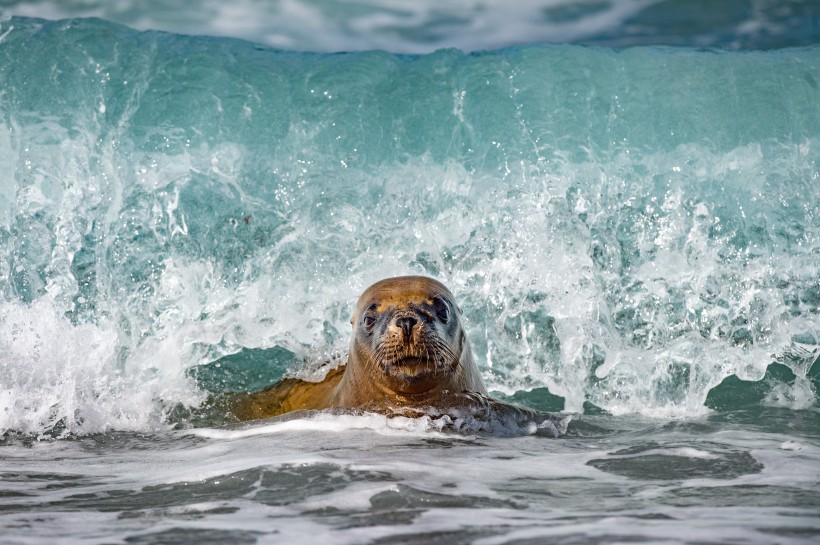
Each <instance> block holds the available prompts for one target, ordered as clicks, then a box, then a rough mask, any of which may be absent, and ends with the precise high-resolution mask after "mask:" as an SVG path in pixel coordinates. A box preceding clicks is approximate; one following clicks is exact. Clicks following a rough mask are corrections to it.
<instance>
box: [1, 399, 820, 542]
mask: <svg viewBox="0 0 820 545" xmlns="http://www.w3.org/2000/svg"><path fill="white" fill-rule="evenodd" d="M819 423H820V415H818V413H817V411H816V410H812V411H803V412H800V413H795V412H793V411H789V410H787V409H758V410H751V411H738V412H734V413H732V414H731V415H712V416H710V417H704V418H694V419H689V420H687V421H678V422H658V421H656V420H651V419H650V420H647V419H642V418H635V417H633V418H626V419H624V418H615V417H611V416H597V417H596V416H586V417H577V419H576V421H575V422H573V423H571V424H570V429H569V432H568V434H567V435H566V436H564V437H563V438H561V439H549V438H546V437H536V436H524V437H515V438H499V437H486V436H471V435H453V434H443V433H440V432H436V431H435V430H434V429H431V428H430V427H429V426H425V424H424V422H423V421H422V422H420V421H412V420H397V421H392V422H391V421H386V420H385V419H384V418H382V417H376V416H371V417H366V416H359V417H342V416H320V417H316V418H314V419H309V420H297V421H291V422H285V423H278V424H277V423H260V424H256V425H254V427H251V428H249V429H245V430H240V431H231V430H224V429H194V430H187V431H180V432H163V433H156V434H123V433H111V434H105V435H91V436H86V437H82V438H75V439H70V440H63V441H53V442H36V443H34V444H32V445H31V446H22V445H20V444H19V443H18V444H12V445H7V446H5V447H3V449H2V451H0V455H2V457H3V490H4V496H3V500H2V513H0V521H2V522H1V523H0V524H2V525H3V527H4V528H5V529H6V531H5V536H4V537H5V539H6V540H10V541H11V542H15V543H17V542H19V543H25V542H43V541H45V540H49V539H58V540H61V539H66V537H67V536H68V539H66V542H77V543H97V542H101V541H105V542H108V543H111V542H117V543H192V542H197V543H225V542H232V543H269V542H270V543H284V542H292V541H293V540H297V541H300V540H303V539H305V537H306V536H310V539H311V541H312V542H316V543H481V544H484V543H486V544H492V543H543V542H550V543H612V542H615V541H617V542H627V543H631V542H644V541H650V542H661V543H729V542H733V543H734V542H736V543H810V542H813V541H814V540H816V538H817V536H818V535H820V518H818V515H820V489H818V487H817V484H818V482H817V479H818V468H819V467H820V448H819V447H818V430H820V426H819V425H818V424H819ZM795 437H799V439H795ZM78 513H81V514H82V516H81V517H78Z"/></svg>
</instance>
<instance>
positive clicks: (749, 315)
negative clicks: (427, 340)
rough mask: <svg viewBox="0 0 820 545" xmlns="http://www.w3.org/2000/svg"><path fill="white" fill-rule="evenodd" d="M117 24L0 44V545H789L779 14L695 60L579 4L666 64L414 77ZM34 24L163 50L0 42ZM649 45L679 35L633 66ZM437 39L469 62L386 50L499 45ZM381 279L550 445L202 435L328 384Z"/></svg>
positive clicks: (432, 424)
mask: <svg viewBox="0 0 820 545" xmlns="http://www.w3.org/2000/svg"><path fill="white" fill-rule="evenodd" d="M548 3H549V2H548ZM549 4H550V6H549V9H551V10H553V11H549V10H548V11H545V12H544V13H547V15H546V17H556V15H555V14H556V13H558V12H556V11H555V10H556V9H558V11H560V10H561V9H563V10H564V11H566V10H567V9H569V8H568V6H569V4H567V3H566V2H564V3H562V2H553V3H549ZM117 5H118V6H120V7H123V6H125V7H126V8H127V9H124V8H123V9H121V10H120V11H118V12H117V11H116V10H114V11H104V10H103V11H102V12H100V13H89V12H88V11H84V10H94V9H98V8H99V9H102V8H101V7H100V6H102V4H100V6H98V5H97V4H94V3H89V2H79V3H60V4H57V3H49V2H31V3H11V4H10V7H6V8H4V9H5V10H7V11H4V12H3V13H2V14H0V432H2V433H3V436H2V437H3V444H2V446H0V527H2V529H3V532H2V536H0V541H3V542H10V543H44V542H53V541H61V542H78V543H135V542H136V543H169V542H171V543H175V542H178V543H191V542H197V543H199V542H220V543H222V542H237V543H242V542H247V543H254V542H286V541H287V542H293V541H294V540H297V541H299V540H302V539H303V538H304V536H306V535H309V536H311V538H313V539H314V540H315V541H316V542H329V543H331V542H332V543H374V542H376V543H378V542H384V543H404V542H408V543H437V542H447V543H487V544H490V543H540V542H545V541H549V542H553V541H554V542H558V543H610V542H614V541H623V542H640V541H650V542H663V543H718V542H719V543H726V542H738V543H772V542H778V543H811V542H814V541H816V540H817V538H818V536H820V523H818V520H820V497H818V492H817V490H818V489H819V487H818V484H820V469H818V468H820V463H819V462H820V460H819V459H818V458H819V457H820V454H818V450H819V449H820V441H818V430H820V425H819V424H820V413H819V411H820V409H819V407H820V406H819V405H818V398H817V388H818V387H820V364H818V357H820V280H819V279H818V272H817V271H818V270H820V191H818V182H820V170H819V169H818V163H820V148H819V146H820V109H818V108H817V104H818V103H819V102H820V87H818V81H820V48H818V46H817V45H812V44H815V43H817V40H816V39H815V38H813V37H812V36H813V34H812V29H814V30H816V25H815V26H812V23H811V21H813V20H816V19H812V14H813V13H814V11H813V8H812V4H810V3H801V2H792V3H782V5H783V6H785V7H784V8H783V9H780V10H777V9H774V8H772V5H770V3H766V2H750V3H749V5H750V6H753V7H755V8H759V9H757V10H756V11H755V10H751V11H750V10H739V11H738V12H736V13H734V14H729V15H732V17H735V16H737V17H735V18H734V19H733V18H732V17H729V16H727V17H728V19H727V20H731V21H735V22H736V23H737V21H736V19H737V20H742V21H745V23H743V24H741V23H737V25H739V26H735V23H732V24H728V23H727V25H726V26H724V27H722V28H723V29H724V30H719V31H715V30H714V29H711V30H709V28H711V27H710V25H714V21H715V19H714V18H711V19H710V18H709V17H707V15H710V14H709V13H705V14H703V15H702V16H701V15H700V12H701V10H700V9H699V8H698V9H696V8H695V7H692V6H689V5H687V4H685V3H680V2H649V1H647V2H614V1H613V2H602V3H597V4H596V3H589V4H586V3H582V4H579V5H582V6H584V9H583V10H581V11H580V12H573V13H574V15H573V13H569V14H568V15H567V13H565V14H564V15H565V16H566V17H569V18H570V19H571V18H572V17H576V18H578V19H582V20H584V21H586V23H589V22H590V21H593V20H597V19H595V17H596V13H597V14H599V15H600V14H601V13H604V14H606V16H602V18H601V20H602V21H604V23H605V24H603V23H602V24H603V26H602V27H601V28H602V29H603V30H600V29H599V30H598V31H594V30H590V31H589V34H588V35H587V37H586V38H583V37H582V38H583V39H582V38H578V39H575V38H572V39H571V38H567V37H564V38H560V37H559V39H561V40H562V41H576V42H585V43H599V44H614V45H629V44H635V43H665V44H672V45H681V44H682V45H686V46H688V47H677V48H670V47H636V48H629V49H611V48H607V47H582V46H577V45H543V44H530V45H520V46H518V47H515V48H511V49H502V50H494V51H489V52H485V53H476V54H467V53H462V52H460V51H456V50H441V51H437V52H435V53H431V54H424V55H398V54H395V53H389V52H385V51H365V52H360V53H350V54H325V53H302V52H299V51H298V50H299V49H312V50H321V51H325V50H331V51H339V50H343V49H347V50H353V49H368V48H370V47H379V45H378V43H382V42H379V41H378V40H387V38H386V37H385V36H386V35H385V34H384V33H383V32H381V31H374V32H365V31H362V30H361V29H359V30H356V28H359V27H356V26H355V25H352V26H345V27H344V29H345V30H344V31H343V32H340V33H338V34H332V33H330V34H331V38H330V40H331V43H330V45H328V46H327V47H324V46H322V47H320V46H319V45H317V44H315V43H311V42H309V41H306V40H305V39H303V38H304V36H303V37H299V36H295V35H291V36H289V37H288V39H289V40H291V42H289V46H290V47H291V48H293V49H295V50H294V51H282V50H277V49H271V48H270V47H268V46H263V45H259V44H258V43H252V42H247V41H242V40H238V39H235V38H249V39H252V40H255V41H256V42H266V43H274V42H271V41H268V40H263V39H261V38H260V35H261V34H259V33H260V32H262V31H261V30H259V29H260V28H263V29H264V28H268V29H270V28H271V27H270V26H269V24H268V23H269V22H270V21H272V20H278V19H276V17H275V16H274V15H276V13H278V12H277V11H276V10H278V9H280V8H281V9H290V10H291V11H290V13H293V9H295V8H297V7H298V6H300V5H302V6H314V7H315V6H320V7H321V6H324V5H325V4H323V3H322V2H313V3H305V4H296V3H288V2H273V3H270V4H265V5H266V6H271V7H270V10H271V11H265V9H267V8H264V9H263V8H262V7H260V5H257V4H256V3H254V2H249V3H245V4H242V6H245V8H247V9H253V10H256V11H259V10H261V11H259V17H258V18H256V19H255V20H256V22H257V24H258V25H259V26H258V27H253V28H251V29H250V30H248V29H245V30H244V31H242V30H241V29H240V30H237V31H236V32H232V31H231V29H230V28H228V27H226V26H224V25H225V20H224V19H220V18H219V17H217V16H215V15H214V13H216V12H211V11H208V10H207V9H206V10H202V11H200V12H197V13H198V14H199V15H198V16H201V17H204V20H205V21H210V22H209V23H207V24H206V23H202V21H199V20H198V19H195V18H194V19H186V12H185V10H184V9H180V8H178V6H176V4H174V3H163V2H159V3H150V2H149V3H146V4H145V6H143V8H140V7H138V6H137V5H136V4H129V3H128V2H125V3H117ZM454 5H455V4H454ZM521 5H522V6H523V7H522V10H525V9H539V10H540V9H541V8H544V7H545V6H544V5H543V4H539V3H535V2H533V3H526V2H525V3H522V4H521ZM44 6H45V7H44ZM89 6H91V7H89ZM95 6H96V7H95ZM242 6H240V13H241V9H244V8H242ZM248 6H250V7H248ZM357 6H359V7H360V8H362V9H363V10H364V11H363V12H356V13H358V15H360V16H362V17H366V15H367V14H366V13H365V11H367V10H366V9H365V8H367V9H371V8H372V9H373V10H375V11H371V12H368V13H371V14H373V13H378V12H379V10H382V11H385V10H387V11H389V10H391V9H393V6H392V4H391V3H390V2H388V1H385V2H383V3H381V4H379V5H378V6H376V7H373V6H370V4H368V3H362V4H361V5H359V4H357ZM419 6H422V7H420V8H418V9H419V10H422V11H423V10H425V9H428V8H429V6H428V7H427V8H425V7H424V6H426V4H423V3H422V4H419ZM463 6H466V7H465V8H464V9H465V10H466V11H465V12H464V13H466V14H467V15H464V17H466V21H467V23H469V22H470V21H472V23H474V26H477V27H481V24H482V23H481V21H483V20H484V19H483V18H484V17H485V15H486V14H487V13H495V12H493V9H495V8H494V6H495V4H494V3H492V2H489V3H487V6H489V7H488V9H489V11H488V12H487V11H481V10H480V9H479V8H478V7H477V6H478V4H475V3H470V2H465V3H464V4H463ZM595 6H598V7H595ZM35 8H36V9H44V10H47V9H51V10H58V9H59V10H67V11H65V12H62V11H60V12H57V13H54V14H53V15H54V16H55V17H58V16H59V17H62V16H72V15H101V16H103V17H105V18H107V19H113V20H118V21H121V22H126V23H128V24H131V25H134V26H140V25H138V24H137V23H136V21H137V20H139V21H142V22H143V23H141V24H142V26H141V28H157V27H162V28H168V29H169V30H173V31H174V33H163V32H153V31H152V32H138V31H136V30H133V29H131V28H128V27H124V26H120V25H118V24H114V23H112V22H109V21H106V20H89V19H76V20H56V21H46V20H40V19H29V18H24V17H10V15H14V14H21V15H32V14H33V15H46V16H48V15H49V13H31V12H26V10H29V9H35ZM166 8H167V9H168V10H170V11H163V10H164V9H166ZM291 8H293V9H291ZM491 8H492V9H491ZM559 8H560V9H559ZM626 8H629V9H634V10H637V11H635V12H634V13H633V14H632V15H628V16H627V15H624V16H623V17H621V15H617V16H616V12H617V11H618V10H620V9H626ZM111 9H113V8H111ZM140 9H143V10H144V11H140ZM174 10H176V11H174ZM470 10H473V11H470ZM681 10H682V12H683V13H685V14H686V15H687V16H688V17H690V18H692V20H693V21H694V22H695V23H696V24H694V27H693V28H701V29H703V28H706V27H709V28H707V30H704V31H703V32H700V31H697V32H696V31H694V30H692V31H691V32H690V33H689V34H687V33H686V31H684V30H682V29H683V27H686V25H685V24H683V23H681V25H682V26H681V28H680V29H679V30H680V33H679V34H680V36H681V41H680V42H677V41H675V40H671V39H669V36H668V35H667V36H665V35H664V34H663V32H661V27H663V28H664V29H667V30H668V27H667V26H664V25H658V26H656V27H654V30H653V27H652V26H651V25H649V26H646V25H643V26H640V28H641V29H642V30H640V32H639V33H638V34H640V33H644V34H645V35H649V36H650V37H651V38H652V40H648V41H646V42H641V41H635V36H636V35H637V34H636V31H635V28H636V27H635V26H634V22H635V21H636V20H642V21H644V22H647V21H650V20H652V18H653V17H660V19H658V20H666V19H669V18H671V17H672V16H673V15H674V14H676V13H677V14H680V13H681ZM767 10H768V11H767ZM496 11H497V10H496ZM115 12H116V13H115ZM752 12H754V13H752ZM164 13H165V14H167V13H173V14H176V15H175V17H177V23H175V24H176V26H173V27H165V26H162V25H160V24H159V23H158V21H161V20H165V19H163V18H164V17H165V15H163V14H164ZM322 13H324V14H325V17H324V18H322V17H319V18H318V19H316V24H317V25H320V26H322V25H324V28H333V27H334V26H333V25H335V24H337V23H336V22H334V21H337V20H336V19H334V17H333V16H332V12H328V11H323V12H322ZM425 13H427V12H425ZM448 13H449V12H446V11H445V12H441V11H435V10H431V11H429V14H430V16H431V17H434V18H438V19H436V20H437V21H444V20H446V19H447V18H448V17H450V15H449V14H448ZM516 13H518V12H515V13H510V14H508V15H507V16H508V17H509V18H512V19H514V18H515V17H516ZM618 13H620V12H618ZM659 13H660V15H658V14H659ZM117 14H119V15H117ZM123 14H124V15H123ZM271 14H273V15H271ZM351 14H352V12H351ZM653 14H654V15H653ZM767 14H768V15H767ZM773 14H774V15H773ZM801 14H803V15H805V16H804V17H802V18H801V17H800V15H801ZM115 15H116V16H115ZM120 15H122V17H125V19H120V18H118V17H119V16H120ZM411 15H412V14H411ZM411 15H410V16H408V15H407V14H406V13H405V14H403V15H401V14H400V15H396V17H400V18H401V17H411V18H412V16H411ZM711 15H713V14H711ZM775 15H776V17H779V19H777V21H778V24H779V25H780V26H777V25H775V26H772V27H768V28H769V30H768V31H765V32H761V33H760V34H759V35H758V39H757V40H755V39H754V36H755V33H754V32H751V31H750V30H749V29H753V28H766V25H763V24H762V23H761V21H762V20H763V19H762V18H765V17H768V18H769V19H771V17H775ZM351 16H352V15H351ZM699 17H700V18H699ZM795 17H797V18H795ZM493 18H494V19H498V18H497V17H495V16H494V17H491V19H493ZM635 18H637V19H635ZM738 18H739V19H738ZM512 19H501V22H502V23H503V22H504V21H506V23H508V24H507V25H504V24H501V23H499V24H500V25H501V27H504V28H506V29H509V28H515V24H514V22H513V21H512ZM769 19H766V20H769ZM798 19H799V20H800V21H803V23H806V21H808V23H806V24H805V25H803V26H800V25H799V24H796V23H795V21H797V20H798ZM185 21H188V22H187V23H186V22H185ZM191 21H194V22H193V23H192V22H191ZM197 21H199V22H197ZM681 21H683V20H681ZM710 21H711V22H710ZM749 21H757V23H760V24H758V25H757V26H755V25H754V24H752V23H749ZM788 21H791V22H792V23H795V24H794V25H792V26H791V27H790V26H789V24H791V23H789V24H787V22H788ZM266 22H267V23H266ZM467 23H464V24H463V25H462V27H461V28H465V26H464V25H466V28H473V27H472V26H471V25H470V24H467ZM186 24H187V25H193V27H196V28H200V29H204V30H203V31H202V32H196V33H199V34H201V33H209V34H229V35H231V36H234V38H225V37H221V38H215V37H205V36H199V37H196V36H183V35H181V34H179V32H192V31H191V28H192V27H191V26H188V27H185V25H186ZM419 24H421V25H422V26H425V27H426V26H429V25H427V24H426V23H419ZM801 24H802V23H801ZM219 25H223V26H222V27H219ZM266 25H268V26H266ZM795 25H796V26H795ZM285 26H287V25H285ZM388 26H389V25H388ZM583 26H584V28H587V29H589V28H590V26H589V25H588V24H585V25H583ZM217 27H219V28H217ZM291 27H292V25H291V26H288V28H291ZM293 28H295V27H293ZM380 28H381V27H380ZM539 28H540V27H539ZM562 28H565V29H566V25H565V26H564V27H562ZM569 28H570V29H571V25H570V27H569ZM727 28H731V29H734V30H732V31H731V32H730V31H727V30H726V29H727ZM743 28H745V29H746V31H744V32H745V33H744V32H740V31H739V30H738V29H743ZM774 28H779V29H781V30H783V29H784V28H787V29H788V28H791V29H793V30H794V29H798V30H794V32H789V31H783V32H781V33H780V34H778V33H777V32H774V31H773V30H771V29H774ZM220 29H221V30H220ZM799 29H803V30H802V31H801V30H799ZM218 30H219V31H218ZM451 30H452V29H451ZM690 30H691V29H690ZM804 31H805V32H804ZM243 32H244V33H243ZM676 32H677V31H676ZM704 33H705V34H704ZM388 34H389V33H388ZM444 34H445V35H446V36H451V37H459V36H460V38H459V39H463V40H466V41H465V42H461V43H458V42H456V43H451V42H446V43H445V42H442V41H440V40H438V39H437V38H435V37H433V38H432V39H430V40H427V38H424V37H419V36H418V35H412V33H411V34H405V36H406V37H407V39H406V40H404V41H402V40H399V41H396V42H395V43H396V44H397V45H396V47H395V48H393V51H394V52H395V51H413V52H423V51H428V50H431V49H434V48H436V47H438V46H440V45H459V46H460V47H464V48H465V49H468V50H482V49H487V48H492V47H496V46H497V45H500V44H499V43H498V42H496V41H494V40H495V39H496V37H497V36H498V34H493V33H492V32H485V33H482V32H477V33H473V34H470V33H466V34H464V33H459V32H455V31H454V30H453V31H452V32H449V31H448V32H446V33H444ZM311 35H315V33H312V34H311ZM704 35H708V37H709V39H708V40H706V41H703V40H704V38H703V36H704ZM741 35H742V37H743V38H744V40H747V41H743V40H740V38H739V36H741ZM334 36H335V37H334ZM367 36H370V40H371V41H369V42H367V41H364V42H362V41H359V42H356V40H360V39H361V38H362V37H367ZM391 36H392V35H391ZM776 36H780V37H781V38H782V39H783V40H785V42H784V41H778V40H779V39H780V38H778V40H775V42H777V43H774V42H772V41H771V39H772V38H773V37H776ZM482 37H483V38H484V41H482ZM543 39H548V38H541V37H532V35H528V34H527V33H526V32H522V33H520V41H528V40H529V41H532V40H543ZM641 39H643V38H641ZM373 40H375V41H373ZM619 40H620V41H619ZM630 40H633V41H632V42H630ZM709 40H711V41H709ZM355 43H359V44H364V45H361V47H355V45H354V44H355ZM374 44H375V45H374ZM465 44H467V45H465ZM279 45H282V44H279ZM702 45H717V46H721V47H722V48H723V49H719V50H718V49H716V50H702V49H697V47H699V46H702ZM778 45H801V46H802V45H806V47H799V48H791V49H777V47H778ZM772 48H775V49H772ZM732 49H745V50H746V51H744V52H732V51H731V50H732ZM764 50H765V51H764ZM408 273H410V274H426V275H431V276H435V277H437V278H439V279H440V280H442V281H443V282H444V283H445V284H447V285H448V286H449V287H450V288H451V290H452V291H453V292H454V294H455V295H456V297H457V299H458V302H459V304H460V306H461V307H462V309H463V312H464V322H465V324H466V330H467V333H468V336H469V339H470V341H471V344H472V346H473V349H474V352H475V354H476V357H477V361H478V364H479V368H480V370H481V373H482V376H483V378H484V380H485V382H486V384H487V386H488V388H489V389H490V390H491V391H492V392H493V395H495V396H497V397H500V398H503V399H506V400H510V401H515V402H517V403H521V404H523V405H526V406H529V407H531V408H534V409H538V410H542V411H549V412H553V413H555V414H562V413H565V414H566V415H569V416H571V422H570V423H569V428H568V430H567V433H566V435H564V436H563V437H560V438H558V439H554V438H551V437H548V436H546V435H545V434H542V433H536V434H535V435H528V429H527V428H523V429H521V430H518V432H517V433H506V432H505V433H498V434H496V435H482V434H478V433H475V430H473V431H470V430H466V431H465V432H464V433H461V434H456V433H452V432H448V431H446V430H445V431H442V429H441V426H440V424H441V423H440V422H437V421H434V420H430V419H424V418H423V419H418V420H406V419H393V420H386V419H384V418H383V417H380V416H372V415H370V416H367V415H365V416H361V415H360V416H355V415H319V416H314V417H311V418H306V419H297V420H286V421H273V422H261V423H255V424H253V425H251V427H250V428H247V429H242V428H230V427H228V428H225V427H222V426H220V422H219V418H218V415H216V416H215V415H213V414H209V413H208V412H207V411H204V412H203V404H204V403H205V401H206V399H207V398H208V396H209V395H212V394H214V393H219V392H223V391H239V390H255V389H259V388H261V387H263V386H265V385H267V384H270V383H272V382H275V381H276V380H278V379H279V378H281V377H282V376H284V375H288V374H289V375H296V376H305V377H307V376H310V375H311V374H312V373H313V372H314V371H315V368H316V366H317V365H319V364H321V363H322V362H323V361H325V360H326V359H327V358H343V357H344V352H345V350H346V343H347V337H348V332H349V328H350V326H349V323H348V320H349V317H350V312H351V309H352V305H353V303H354V301H355V299H356V297H357V296H358V294H359V293H360V292H361V291H362V290H363V289H364V288H365V287H366V286H367V285H369V284H370V283H371V282H373V281H375V280H378V279H380V278H383V277H387V276H392V275H397V274H408ZM496 431H498V429H496ZM502 431H504V430H502ZM506 431H509V430H506ZM529 431H533V430H529ZM502 435H503V436H502Z"/></svg>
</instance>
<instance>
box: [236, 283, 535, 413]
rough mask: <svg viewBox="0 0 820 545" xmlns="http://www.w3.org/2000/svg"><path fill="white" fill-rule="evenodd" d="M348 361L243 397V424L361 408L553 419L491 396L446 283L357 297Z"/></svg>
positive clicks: (383, 288) (387, 286) (388, 288)
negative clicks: (318, 376)
mask: <svg viewBox="0 0 820 545" xmlns="http://www.w3.org/2000/svg"><path fill="white" fill-rule="evenodd" d="M350 323H351V325H352V326H353V333H352V335H351V338H350V351H349V354H348V358H347V363H346V364H345V365H344V366H340V367H338V368H336V369H333V370H331V371H330V372H328V374H327V375H326V376H325V378H324V380H322V381H321V382H318V383H316V382H307V381H304V380H300V379H294V378H289V379H285V380H282V381H280V382H279V383H277V384H274V385H273V386H270V387H268V388H266V389H265V390H262V391H261V392H257V393H253V394H245V395H242V396H239V397H237V398H235V399H234V400H233V402H232V403H231V408H230V410H231V412H232V413H233V414H234V415H235V416H236V417H237V418H238V419H240V420H251V419H257V418H265V417H270V416H277V415H281V414H284V413H287V412H291V411H297V410H322V409H358V410H362V411H368V412H377V413H383V414H392V415H395V414H402V415H409V416H419V415H422V414H428V415H433V416H442V415H448V414H449V415H451V416H453V417H455V418H462V417H464V416H476V415H479V416H488V415H490V414H491V413H492V414H499V411H501V412H502V413H504V414H505V415H506V416H510V415H512V416H513V417H514V420H516V421H520V420H522V419H524V420H527V421H532V420H537V419H538V417H539V416H540V419H541V420H544V418H546V417H548V415H545V414H543V413H537V412H536V411H532V410H530V409H526V408H523V407H518V406H513V405H510V404H507V403H504V402H502V401H499V400H496V399H493V398H490V397H488V396H487V389H486V388H485V386H484V383H483V381H482V380H481V375H480V373H479V371H478V367H477V366H476V363H475V359H474V358H473V353H472V351H471V350H470V343H469V342H468V340H467V335H466V334H465V332H464V329H463V326H462V322H461V309H460V308H459V307H458V306H457V305H456V302H455V297H453V294H452V293H450V290H448V289H447V288H446V287H445V286H444V285H443V284H442V283H441V282H439V281H437V280H434V279H432V278H427V277H423V276H401V277H396V278H388V279H385V280H381V281H379V282H376V283H375V284H373V285H372V286H370V287H369V288H367V290H365V292H364V293H363V294H362V295H361V297H359V300H358V302H357V303H356V307H355V309H354V312H353V317H352V318H351V320H350Z"/></svg>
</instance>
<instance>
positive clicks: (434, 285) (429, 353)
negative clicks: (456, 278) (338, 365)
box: [348, 276, 484, 396]
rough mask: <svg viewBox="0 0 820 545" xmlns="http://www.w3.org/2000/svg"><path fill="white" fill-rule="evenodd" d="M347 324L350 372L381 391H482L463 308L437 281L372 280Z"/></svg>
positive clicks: (409, 278)
mask: <svg viewBox="0 0 820 545" xmlns="http://www.w3.org/2000/svg"><path fill="white" fill-rule="evenodd" d="M351 323H352V325H353V335H352V338H351V343H350V354H351V357H350V358H349V361H348V367H354V368H353V369H349V370H350V371H351V372H352V373H355V375H357V376H358V377H359V380H369V381H372V382H373V383H375V384H376V385H377V386H378V389H379V390H380V391H381V392H382V393H386V394H397V395H401V396H416V395H419V394H425V393H428V392H429V393H437V392H442V391H452V390H455V391H463V390H473V391H484V386H483V384H482V383H481V378H480V376H479V374H478V370H477V369H476V367H475V363H474V362H473V358H472V353H471V351H470V347H469V344H468V342H467V337H466V335H465V334H464V330H463V328H462V325H461V309H459V308H458V306H457V305H456V303H455V298H454V297H453V294H452V293H450V290H448V289H447V288H446V287H445V286H444V285H443V284H442V283H441V282H438V281H437V280H433V279H432V278H426V277H422V276H402V277H396V278H388V279H386V280H381V281H379V282H376V283H375V284H373V285H372V286H370V287H369V288H368V289H367V290H365V292H364V293H363V294H362V296H361V297H360V298H359V301H358V303H357V304H356V308H355V311H354V313H353V318H352V319H351Z"/></svg>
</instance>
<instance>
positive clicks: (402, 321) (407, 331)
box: [393, 315, 419, 342]
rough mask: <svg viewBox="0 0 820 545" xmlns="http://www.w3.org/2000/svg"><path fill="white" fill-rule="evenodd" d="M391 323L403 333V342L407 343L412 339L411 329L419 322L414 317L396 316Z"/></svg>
mask: <svg viewBox="0 0 820 545" xmlns="http://www.w3.org/2000/svg"><path fill="white" fill-rule="evenodd" d="M393 323H394V324H395V325H396V327H398V328H399V329H400V330H401V331H402V332H404V341H405V342H409V341H410V340H411V339H412V338H413V327H414V326H415V325H416V324H417V323H419V321H418V320H417V319H416V318H415V317H414V316H407V315H403V316H398V317H397V318H396V319H395V320H394V321H393Z"/></svg>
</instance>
